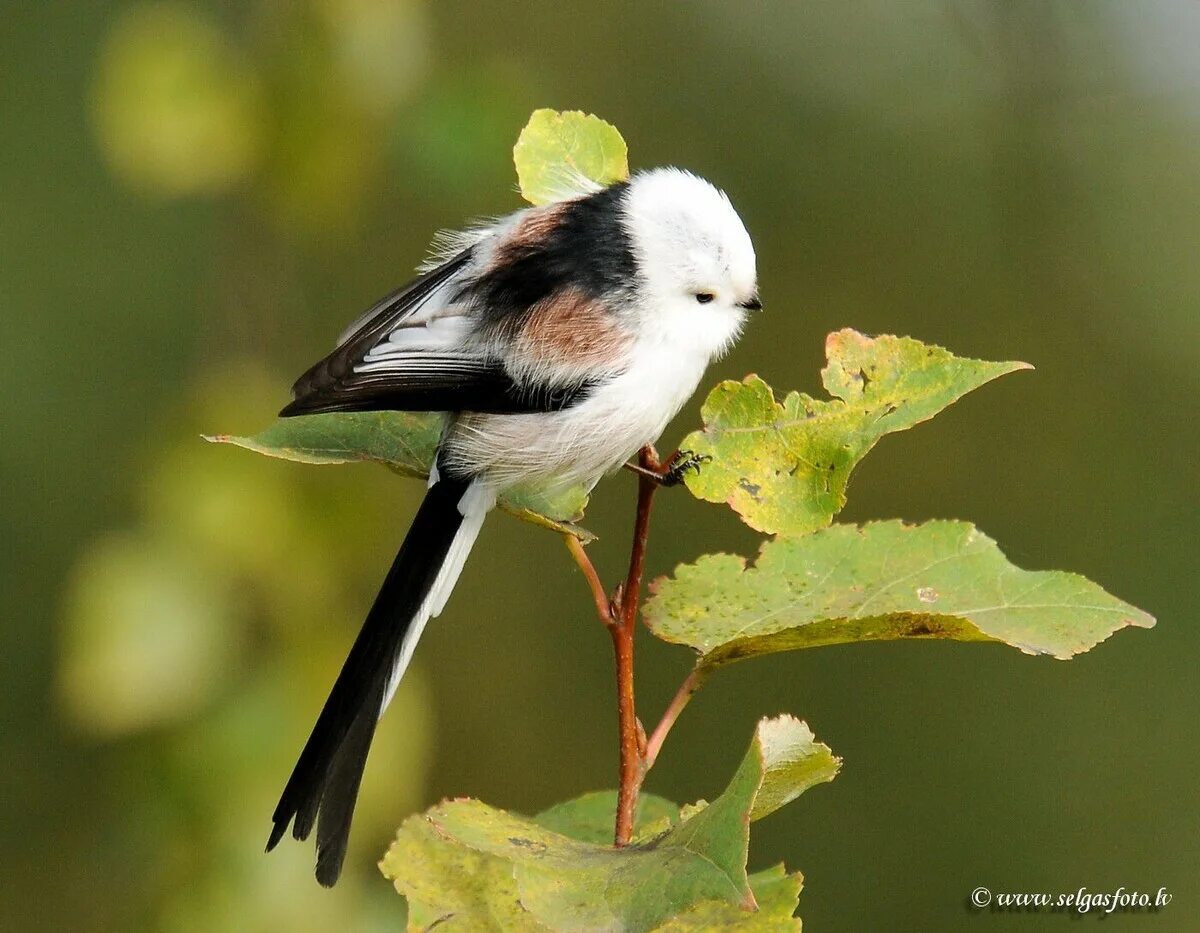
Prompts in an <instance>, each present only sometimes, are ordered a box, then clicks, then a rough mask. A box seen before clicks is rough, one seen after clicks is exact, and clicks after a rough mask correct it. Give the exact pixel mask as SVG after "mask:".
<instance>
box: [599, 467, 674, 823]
mask: <svg viewBox="0 0 1200 933" xmlns="http://www.w3.org/2000/svg"><path fill="white" fill-rule="evenodd" d="M638 465H639V466H640V467H641V468H642V470H644V471H646V472H641V471H639V473H638V501H637V516H636V517H635V519H634V523H633V543H632V546H631V547H630V550H629V572H628V574H627V575H626V577H625V585H624V586H623V587H622V589H621V593H620V605H619V607H618V608H619V609H620V618H619V620H618V622H617V624H616V625H614V626H613V627H612V628H611V629H610V631H611V633H612V639H613V653H614V655H615V657H616V665H617V723H618V731H619V734H620V743H621V765H620V785H619V789H618V791H617V818H616V827H615V831H614V833H613V842H614V844H615V845H618V846H623V845H628V844H629V839H630V837H631V836H632V835H633V813H634V810H635V809H636V808H637V799H638V791H639V789H640V788H641V786H642V779H643V778H644V777H645V774H646V769H645V760H644V758H643V755H644V752H645V748H646V733H645V730H644V729H642V725H641V723H640V722H638V718H637V707H636V704H635V702H634V693H633V636H634V632H635V631H636V630H637V613H638V603H639V601H640V599H641V595H642V574H643V570H644V568H645V565H646V541H647V538H648V537H649V534H650V513H651V510H652V509H653V507H654V494H655V492H657V491H658V486H659V478H660V477H661V474H662V472H663V468H662V464H661V463H660V462H659V459H658V453H657V451H655V449H654V448H653V447H652V446H650V445H647V446H645V447H643V448H642V449H641V451H640V452H639V454H638Z"/></svg>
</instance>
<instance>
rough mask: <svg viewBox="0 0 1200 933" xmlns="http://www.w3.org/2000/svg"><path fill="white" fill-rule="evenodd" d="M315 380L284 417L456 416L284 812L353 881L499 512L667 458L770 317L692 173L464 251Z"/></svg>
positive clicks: (648, 178)
mask: <svg viewBox="0 0 1200 933" xmlns="http://www.w3.org/2000/svg"><path fill="white" fill-rule="evenodd" d="M442 245H443V246H445V247H446V248H445V249H443V250H442V251H441V255H440V256H439V258H438V259H437V260H436V261H435V262H432V263H430V264H428V265H427V266H426V267H424V269H423V272H422V274H420V275H419V276H418V278H416V279H415V280H414V281H413V282H411V283H410V284H408V285H405V286H404V287H403V288H400V289H398V290H397V291H395V292H393V293H392V294H390V295H388V296H387V297H386V298H384V299H382V300H381V301H379V302H378V303H377V304H375V305H374V306H373V307H372V308H371V309H370V310H369V311H367V312H366V314H364V315H363V316H362V317H361V318H360V319H359V320H358V321H357V322H356V323H355V324H353V325H352V326H351V327H350V329H349V330H347V331H346V332H345V333H344V334H343V335H342V337H341V340H340V342H339V343H338V345H337V348H336V349H335V350H334V351H333V352H332V353H331V354H330V355H329V356H327V357H325V358H324V359H323V360H321V361H320V362H319V363H317V364H316V365H315V366H313V367H312V368H311V369H310V370H309V371H308V372H306V373H305V374H304V375H303V376H301V377H300V379H299V381H298V382H297V383H296V385H295V387H294V389H293V392H294V395H295V400H294V401H293V402H292V403H291V404H290V405H288V406H287V407H286V408H284V410H283V411H282V412H281V414H282V415H284V416H290V415H308V414H314V413H317V412H340V411H343V412H344V411H381V410H382V411H439V412H448V413H449V415H448V416H447V419H446V425H445V430H444V432H443V434H442V437H441V442H440V444H439V446H438V452H437V460H436V464H435V465H434V468H433V470H432V471H431V475H430V478H429V488H428V491H427V492H426V495H425V500H424V501H423V502H422V504H421V507H420V509H419V510H418V511H417V514H416V518H414V519H413V523H412V527H411V528H410V529H409V532H408V535H407V536H406V537H405V539H404V543H403V544H402V545H401V547H400V552H399V554H397V555H396V559H395V561H394V562H393V564H392V566H391V569H390V570H389V571H388V574H387V577H386V578H385V579H384V581H383V587H382V589H381V590H380V591H379V595H378V596H377V597H376V599H375V603H374V605H373V606H372V607H371V611H370V612H369V613H368V615H367V619H366V622H364V623H363V627H362V631H361V632H359V635H358V638H357V639H356V640H355V642H354V646H353V647H352V648H351V649H350V655H349V657H348V658H347V659H346V663H345V665H344V666H343V668H342V671H341V673H340V674H339V675H338V678H337V681H336V682H335V683H334V685H333V690H332V692H331V693H330V695H329V699H328V700H327V701H326V703H325V707H324V709H322V710H321V715H320V717H319V718H318V719H317V724H316V726H315V727H314V728H313V732H312V735H311V736H310V737H309V740H308V743H307V744H306V745H305V746H304V751H303V752H301V754H300V759H299V761H298V762H297V763H296V767H295V770H294V771H293V772H292V776H291V778H290V779H289V780H288V783H287V787H286V788H284V791H283V795H282V797H281V798H280V800H279V806H278V807H276V809H275V813H274V816H273V817H272V819H273V820H274V824H275V825H274V828H273V829H272V831H271V837H270V841H269V842H268V843H267V849H268V851H269V850H270V849H272V848H274V846H275V845H276V844H277V843H278V842H279V840H280V839H281V838H282V837H283V834H284V832H285V831H286V830H287V827H288V824H289V823H291V824H292V835H293V836H295V838H297V839H306V838H308V835H309V833H310V832H311V831H312V828H313V825H314V823H315V824H316V828H317V869H316V874H317V879H318V880H319V881H320V882H321V883H322V884H324V885H332V884H333V883H334V882H335V881H336V880H337V877H338V874H339V873H340V871H341V866H342V861H343V859H344V857H345V853H346V842H347V838H348V836H349V833H350V820H351V816H352V814H353V810H354V803H355V799H356V798H357V796H358V788H359V783H360V781H361V779H362V774H363V767H364V765H365V764H366V758H367V751H368V748H369V747H370V744H371V739H372V737H373V735H374V733H375V723H376V721H377V720H378V718H379V716H380V715H381V714H382V713H383V711H384V709H385V708H386V707H387V705H388V702H389V701H390V700H391V698H392V694H393V693H394V692H395V690H396V685H397V683H398V682H399V680H400V677H401V676H402V675H403V673H404V670H405V668H406V667H407V666H408V663H409V660H410V659H411V658H412V654H413V649H414V648H415V647H416V645H417V640H418V639H419V638H420V637H421V632H422V630H423V629H424V628H425V624H426V623H427V622H428V621H429V620H430V619H431V618H433V617H434V616H436V615H438V613H440V612H441V611H442V608H443V607H444V606H445V605H446V600H447V599H448V598H449V596H450V591H451V590H452V589H453V588H454V584H455V582H456V581H457V579H458V576H459V573H460V572H461V570H462V567H463V563H464V562H465V561H466V559H467V554H468V553H469V552H470V550H471V545H472V544H473V543H474V541H475V538H476V536H477V535H478V534H479V529H480V527H481V526H482V524H483V520H484V518H485V517H486V516H487V514H488V512H489V511H490V510H491V508H492V507H493V506H494V505H495V503H496V497H497V496H498V495H501V494H503V493H504V491H505V490H506V489H508V488H509V487H511V486H513V485H514V484H516V483H521V482H526V481H535V482H540V483H545V484H566V483H584V484H587V485H589V486H590V485H594V484H595V483H596V482H597V480H599V478H600V477H601V476H603V475H604V474H605V473H606V472H609V471H612V470H614V469H616V468H618V467H619V466H620V465H621V464H623V463H625V462H626V460H628V458H629V457H630V456H632V455H633V454H634V453H635V452H636V451H637V450H638V449H639V448H641V447H642V446H644V445H646V444H650V443H652V442H654V441H655V440H656V439H657V438H658V436H659V434H660V433H661V432H662V430H663V429H664V427H666V425H667V422H668V421H670V420H671V418H672V417H674V415H675V414H676V413H677V412H678V411H679V409H680V407H681V406H682V405H683V403H684V402H685V401H686V400H687V399H688V398H689V397H690V396H691V395H692V393H693V392H694V391H695V389H696V386H697V384H698V383H699V381H700V377H701V375H702V374H703V373H704V370H705V368H706V367H707V366H708V364H709V362H710V361H712V360H713V359H715V358H716V357H718V356H720V355H721V353H723V352H724V351H725V350H726V349H727V348H728V347H729V346H730V344H732V342H733V341H734V339H735V338H736V337H737V336H738V333H739V331H740V330H741V328H742V324H743V322H744V320H745V317H746V312H747V311H750V310H756V309H758V308H759V307H761V305H760V304H759V300H758V291H757V286H756V281H755V262H754V247H753V246H752V245H751V242H750V237H749V235H748V234H747V233H746V228H745V227H744V226H743V224H742V221H741V219H740V218H739V217H738V215H737V213H736V212H735V211H734V209H733V206H732V205H731V204H730V202H729V199H728V198H727V197H726V196H725V195H724V194H723V193H722V192H720V191H718V190H717V189H716V188H714V187H713V186H712V185H710V184H709V183H708V182H706V181H704V180H703V179H700V178H697V177H696V176H695V175H691V174H689V173H687V172H684V171H681V170H679V169H674V168H663V169H655V170H652V171H646V172H641V173H639V174H636V175H635V176H634V177H633V178H632V179H631V180H630V181H628V182H620V183H617V184H614V185H610V186H609V187H606V188H593V189H591V190H589V191H587V192H586V193H581V194H578V195H577V196H575V197H571V198H569V199H566V200H563V201H559V202H556V203H553V204H549V205H546V206H542V207H532V208H527V209H525V210H521V211H517V212H516V213H514V214H510V215H509V216H507V217H504V218H502V219H500V220H499V221H497V222H495V223H493V224H490V225H488V226H486V227H481V228H477V229H474V230H472V231H470V232H468V233H463V234H455V235H453V236H451V237H448V238H446V239H445V241H444V242H443V244H442Z"/></svg>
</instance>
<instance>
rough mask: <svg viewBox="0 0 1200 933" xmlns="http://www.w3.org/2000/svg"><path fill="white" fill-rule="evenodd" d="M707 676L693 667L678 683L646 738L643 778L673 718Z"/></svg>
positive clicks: (704, 671)
mask: <svg viewBox="0 0 1200 933" xmlns="http://www.w3.org/2000/svg"><path fill="white" fill-rule="evenodd" d="M707 677H708V673H707V671H706V670H705V669H703V668H699V667H696V668H693V669H692V672H691V673H690V674H688V675H687V678H686V679H685V680H684V681H683V683H681V684H680V685H679V689H678V690H677V691H675V696H674V697H672V698H671V702H670V704H669V705H668V706H667V708H666V709H665V710H664V711H663V714H662V719H660V720H659V721H658V725H657V726H655V727H654V731H653V732H651V733H650V738H648V739H647V740H646V750H645V753H644V754H643V757H642V777H643V778H644V777H645V773H646V772H647V771H649V770H650V769H651V768H653V767H654V762H656V761H657V760H658V753H659V752H660V751H662V746H663V742H665V741H666V740H667V733H669V732H670V731H671V727H672V726H674V725H675V720H676V719H678V718H679V714H680V713H682V712H683V708H684V707H685V706H687V705H688V702H689V701H690V700H691V699H692V696H693V694H695V692H696V691H697V690H699V689H700V687H701V686H703V684H704V681H705V679H706V678H707Z"/></svg>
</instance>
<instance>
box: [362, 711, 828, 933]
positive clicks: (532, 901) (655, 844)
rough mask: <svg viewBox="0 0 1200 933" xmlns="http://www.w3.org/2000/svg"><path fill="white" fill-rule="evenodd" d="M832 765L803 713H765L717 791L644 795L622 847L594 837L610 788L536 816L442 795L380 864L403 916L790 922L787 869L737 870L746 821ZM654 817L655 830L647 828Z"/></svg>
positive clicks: (585, 924)
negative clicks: (677, 801) (675, 797)
mask: <svg viewBox="0 0 1200 933" xmlns="http://www.w3.org/2000/svg"><path fill="white" fill-rule="evenodd" d="M838 765H839V762H838V760H837V759H836V758H834V757H833V755H832V754H831V753H830V751H829V749H828V748H827V747H826V746H824V745H822V744H821V743H819V742H817V741H815V740H814V739H813V736H812V733H811V732H810V731H809V729H808V727H807V726H806V725H805V724H804V723H802V722H800V721H799V720H796V719H794V718H792V717H790V716H781V717H778V718H776V719H764V720H762V721H761V722H760V723H759V725H758V728H757V730H756V731H755V736H754V740H753V741H752V742H751V744H750V748H749V750H748V751H747V752H746V755H745V757H744V758H743V760H742V762H741V765H740V766H739V767H738V770H737V772H736V773H735V775H734V777H733V779H732V780H731V781H730V782H729V786H728V787H727V788H726V789H725V791H724V792H723V793H722V794H721V795H720V796H719V797H717V798H716V799H715V800H714V801H713V802H712V803H711V804H708V805H707V806H703V807H689V808H687V809H685V810H684V811H683V813H682V814H681V813H680V811H679V808H678V807H675V806H674V805H672V804H670V803H668V802H667V801H664V800H662V799H661V798H655V797H648V798H646V799H645V800H644V801H643V803H642V806H641V807H640V809H639V812H638V820H637V823H636V825H635V837H636V838H638V839H639V841H638V842H636V843H635V844H633V845H630V846H626V847H624V848H621V849H616V848H613V847H612V846H611V845H608V844H607V839H608V837H609V833H611V827H612V819H613V813H614V810H615V802H616V801H615V795H614V794H613V793H611V792H604V793H598V794H588V795H585V796H584V797H581V798H579V799H578V800H575V801H571V802H569V803H566V804H561V805H559V806H557V807H554V808H552V809H551V810H548V811H547V812H545V813H543V814H542V815H541V816H539V817H536V818H535V819H529V818H527V817H522V816H517V815H516V814H512V813H506V812H504V811H503V810H497V809H495V808H494V807H489V806H487V805H486V804H483V803H480V802H479V801H476V800H454V801H448V802H445V803H442V804H439V805H438V806H436V807H433V808H432V809H431V810H429V811H428V812H427V813H425V814H424V815H422V816H416V817H412V818H411V819H409V820H408V821H406V822H405V823H404V825H403V826H402V827H401V828H400V832H399V834H398V835H397V838H396V841H395V842H394V843H393V845H392V847H391V849H390V850H389V851H388V854H387V855H386V856H385V857H384V859H383V861H382V862H381V863H380V868H381V870H382V871H383V873H384V874H385V875H386V876H387V877H389V878H391V879H392V880H393V882H394V883H395V885H396V889H397V890H398V891H399V892H400V893H401V894H404V895H405V896H406V897H408V898H409V903H410V925H413V926H414V928H422V929H423V928H427V927H428V926H430V925H432V924H434V923H436V924H438V928H439V929H441V928H442V926H448V928H449V929H462V930H474V929H489V928H497V927H499V928H502V929H508V928H512V929H517V930H542V929H547V930H561V929H588V930H590V929H600V930H610V929H611V930H617V929H619V930H629V931H643V930H645V931H649V930H658V929H664V930H667V929H669V930H687V929H705V928H711V926H712V925H715V924H718V923H719V924H730V923H738V924H739V925H745V926H746V928H747V929H752V930H795V929H797V928H798V922H797V921H795V920H794V919H793V914H794V913H795V909H796V899H797V897H798V896H799V891H800V877H799V875H788V874H786V872H785V871H784V870H783V868H782V866H779V867H776V868H773V869H769V870H767V871H765V872H760V873H758V874H757V875H753V876H747V874H746V855H747V850H748V846H749V833H750V828H749V827H750V821H751V820H753V819H757V818H759V817H760V816H765V815H766V814H767V813H769V812H772V811H773V810H774V809H776V808H777V807H779V806H782V805H783V804H784V803H786V802H787V801H789V800H791V799H793V798H794V797H796V796H797V795H798V794H799V793H801V792H802V791H803V790H805V789H806V788H808V787H811V786H812V785H813V784H816V783H819V782H822V781H829V780H832V778H833V776H834V775H835V774H836V773H837V769H838ZM656 824H657V825H662V826H664V827H665V829H664V830H663V831H660V832H658V833H657V834H656V835H654V836H653V837H648V836H647V835H646V834H647V833H648V832H649V831H650V827H652V826H654V825H656Z"/></svg>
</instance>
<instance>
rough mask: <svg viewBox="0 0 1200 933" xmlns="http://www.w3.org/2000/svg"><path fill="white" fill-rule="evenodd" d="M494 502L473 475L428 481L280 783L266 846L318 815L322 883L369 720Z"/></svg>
mask: <svg viewBox="0 0 1200 933" xmlns="http://www.w3.org/2000/svg"><path fill="white" fill-rule="evenodd" d="M491 505H492V502H491V499H490V498H489V497H488V494H487V490H486V489H485V488H483V487H482V486H481V485H480V484H478V483H472V482H471V481H470V480H459V479H452V478H448V477H447V478H442V479H439V480H438V481H437V482H435V483H433V484H432V485H431V486H430V488H429V491H428V492H427V493H426V495H425V501H424V502H422V503H421V508H420V509H419V510H418V511H417V515H416V518H415V519H414V520H413V523H412V527H411V528H410V529H409V532H408V535H407V536H406V537H405V539H404V543H403V544H402V545H401V546H400V552H399V553H398V554H397V555H396V559H395V561H393V562H392V567H391V569H390V570H389V571H388V574H387V577H386V578H385V579H384V581H383V586H382V588H381V589H380V591H379V595H378V596H377V597H375V603H374V605H372V606H371V611H370V612H369V613H368V614H367V619H366V621H365V622H364V623H363V627H362V630H361V631H360V632H359V633H358V638H356V639H355V641H354V646H353V647H352V648H351V649H350V655H349V657H347V658H346V663H345V665H343V667H342V671H341V673H340V674H338V677H337V680H336V682H335V683H334V685H333V690H332V691H331V692H330V694H329V699H328V700H326V701H325V707H324V709H322V710H321V715H320V716H319V717H318V719H317V724H316V725H315V726H314V727H313V731H312V735H311V736H309V739H308V742H307V743H306V744H305V746H304V751H302V752H301V753H300V759H299V761H297V762H296V767H295V769H294V770H293V771H292V776H291V777H290V778H289V779H288V782H287V786H286V787H285V788H284V789H283V795H282V796H281V797H280V799H279V805H278V806H277V807H276V808H275V813H274V815H273V816H272V820H273V821H274V824H275V825H274V828H273V829H272V830H271V837H270V839H269V840H268V842H267V851H268V852H269V851H271V849H273V848H275V845H276V844H277V843H278V842H279V840H280V839H282V838H283V834H284V833H285V832H286V831H287V827H288V824H289V823H291V824H292V835H293V836H294V837H295V838H296V839H307V838H308V835H309V833H310V832H312V828H313V823H314V822H315V823H316V826H317V880H318V881H319V882H321V884H323V885H325V886H326V887H329V886H332V885H333V884H334V883H335V882H336V881H337V879H338V875H339V874H340V873H341V869H342V861H343V859H344V858H345V856H346V842H347V839H348V838H349V835H350V820H351V817H352V816H353V815H354V804H355V801H356V799H357V798H358V788H359V784H360V782H361V781H362V775H363V768H364V766H365V765H366V761H367V752H368V751H369V749H370V747H371V739H372V737H373V736H374V734H375V723H376V722H377V721H378V719H379V716H380V715H381V714H382V713H383V710H384V708H385V707H386V706H387V704H388V702H389V701H390V700H391V695H392V692H393V691H394V690H395V688H396V684H397V683H398V682H399V679H400V676H401V675H402V674H403V673H404V668H405V667H407V666H408V661H409V659H410V658H411V656H412V651H413V649H414V648H415V647H416V642H417V639H418V638H420V635H421V631H422V629H423V628H424V627H425V623H426V622H427V621H428V620H429V618H430V617H431V616H436V615H437V614H438V613H439V612H440V611H441V609H442V606H443V605H445V602H446V598H447V597H448V596H449V594H450V590H451V589H452V588H453V587H454V583H455V581H456V580H457V579H458V574H459V572H460V571H461V570H462V565H463V562H464V561H465V560H466V557H467V554H468V553H469V551H470V549H471V545H472V544H473V543H474V541H475V537H476V535H478V533H479V528H480V526H481V525H482V523H483V518H484V515H486V513H487V511H488V509H490V508H491Z"/></svg>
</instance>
